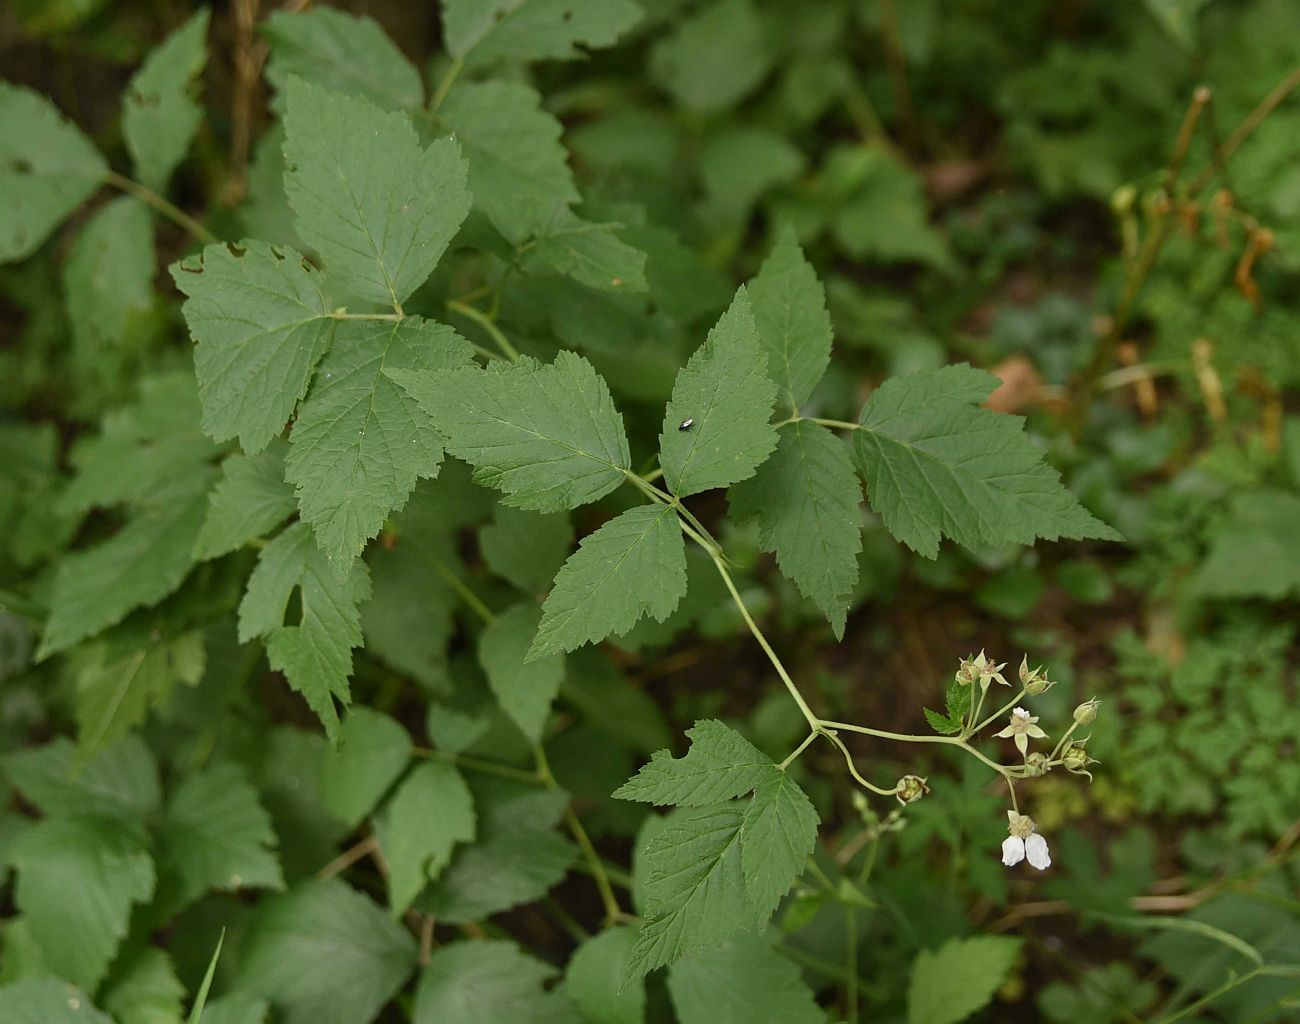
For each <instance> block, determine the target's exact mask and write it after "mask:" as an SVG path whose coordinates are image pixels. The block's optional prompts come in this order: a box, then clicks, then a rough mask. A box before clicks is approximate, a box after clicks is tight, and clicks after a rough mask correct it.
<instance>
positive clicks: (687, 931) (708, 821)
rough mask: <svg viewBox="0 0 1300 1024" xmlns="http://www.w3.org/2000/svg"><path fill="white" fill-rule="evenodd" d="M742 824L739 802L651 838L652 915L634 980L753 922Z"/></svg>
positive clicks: (648, 907) (636, 951) (632, 971)
mask: <svg viewBox="0 0 1300 1024" xmlns="http://www.w3.org/2000/svg"><path fill="white" fill-rule="evenodd" d="M743 823H744V809H743V807H742V805H740V804H737V803H729V804H723V805H721V806H718V807H711V808H705V809H702V810H699V811H695V812H692V813H690V814H689V815H688V816H687V817H685V818H679V819H677V821H676V823H675V824H673V825H670V826H668V827H667V828H666V829H664V830H663V831H662V832H660V833H659V834H658V835H656V836H655V837H654V838H653V839H651V840H650V842H649V843H648V844H647V845H646V847H645V851H644V858H645V861H646V864H647V872H646V881H645V886H644V898H645V921H644V923H643V924H642V925H641V932H640V934H639V935H638V936H637V941H636V946H635V947H634V948H633V950H632V956H631V959H630V961H629V962H628V967H627V979H628V980H629V981H630V980H631V979H633V978H636V977H639V976H640V975H643V974H647V973H649V972H650V971H652V970H654V969H655V968H656V967H660V966H662V965H664V964H666V963H670V962H672V961H674V960H679V959H681V958H682V957H684V956H688V955H690V954H692V953H696V952H699V951H701V950H707V949H712V948H715V947H717V946H720V945H722V944H723V943H724V942H726V941H727V940H728V939H730V938H731V937H732V936H733V935H735V934H736V933H737V932H740V931H746V930H748V929H749V928H751V927H752V926H753V923H754V917H753V913H752V911H751V909H750V905H749V903H748V901H747V900H746V898H745V879H744V874H743V872H742V869H741V864H740V845H741V842H740V833H741V828H742V826H743Z"/></svg>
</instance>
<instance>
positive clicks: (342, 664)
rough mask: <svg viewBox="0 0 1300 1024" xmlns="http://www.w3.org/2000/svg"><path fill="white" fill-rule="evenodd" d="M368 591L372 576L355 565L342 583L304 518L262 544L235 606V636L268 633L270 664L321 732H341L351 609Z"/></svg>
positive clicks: (357, 636)
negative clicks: (295, 610)
mask: <svg viewBox="0 0 1300 1024" xmlns="http://www.w3.org/2000/svg"><path fill="white" fill-rule="evenodd" d="M295 589H297V590H298V591H299V593H300V595H301V600H300V602H299V603H300V605H301V613H302V617H301V619H300V621H299V622H298V624H297V625H284V624H283V623H284V615H285V611H286V608H287V606H288V604H289V597H290V595H291V594H292V593H293V592H294V590H295ZM369 596H370V575H369V573H368V571H367V570H366V566H365V564H364V563H361V562H358V563H354V564H353V565H352V566H351V567H350V569H349V570H348V575H347V577H346V579H343V580H340V579H339V577H338V575H337V574H336V573H335V572H334V571H333V570H332V569H331V568H330V565H329V562H328V561H327V560H326V558H325V555H324V553H322V552H321V550H320V547H319V545H317V543H316V541H315V539H314V538H313V537H312V532H311V528H310V527H308V526H307V525H306V524H305V523H294V524H293V525H292V526H289V527H288V528H287V529H285V530H284V531H283V532H282V533H281V534H280V535H279V536H277V537H276V538H275V539H274V540H273V541H271V543H270V544H268V545H267V546H266V547H265V548H263V549H262V553H261V554H260V555H259V556H258V560H257V567H256V568H255V569H254V570H253V574H252V575H251V576H250V577H249V579H248V591H247V593H246V594H245V595H244V599H243V601H242V602H240V605H239V639H240V642H241V643H247V642H248V641H249V640H251V639H252V638H253V637H255V636H261V637H266V639H267V648H266V649H267V655H268V656H269V658H270V661H271V667H272V668H274V669H277V670H278V671H281V672H283V673H284V674H285V676H286V678H288V680H289V685H290V686H292V687H293V688H294V689H295V690H297V691H298V692H299V693H301V694H302V695H303V697H304V698H305V699H306V701H307V703H308V704H309V705H310V706H311V709H312V710H313V711H315V712H316V714H317V715H318V716H319V717H320V720H321V722H323V723H324V725H325V731H326V733H327V734H328V735H329V737H330V738H331V739H336V738H337V735H338V731H339V724H338V711H337V709H336V708H335V706H334V701H335V699H338V700H339V701H341V702H342V703H343V704H345V705H346V704H347V703H348V701H349V699H350V691H349V688H348V676H350V675H351V674H352V648H353V647H356V646H358V645H359V644H360V643H361V615H360V613H359V612H358V611H357V606H358V605H359V604H361V602H363V601H364V600H365V599H366V598H367V597H369Z"/></svg>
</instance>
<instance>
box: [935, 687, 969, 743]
mask: <svg viewBox="0 0 1300 1024" xmlns="http://www.w3.org/2000/svg"><path fill="white" fill-rule="evenodd" d="M972 689H973V687H970V686H963V685H962V684H961V683H959V682H957V681H956V680H953V681H952V682H951V683H949V684H948V692H947V694H946V695H945V698H944V705H945V707H946V708H947V714H944V715H941V714H939V712H937V711H931V710H930V709H929V708H925V709H924V710H925V720H926V721H927V722H929V723H930V728H932V729H933V730H934V731H935V732H937V733H939V734H940V735H941V736H955V735H957V733H959V732H961V731H962V729H963V728H964V727H965V720H966V712H967V711H969V710H970V706H971V699H972V694H971V691H972Z"/></svg>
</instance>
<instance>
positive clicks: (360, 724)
mask: <svg viewBox="0 0 1300 1024" xmlns="http://www.w3.org/2000/svg"><path fill="white" fill-rule="evenodd" d="M410 760H411V737H410V735H409V734H408V733H407V731H406V730H405V729H404V728H403V727H402V726H401V724H400V723H398V722H397V721H396V720H394V719H392V718H390V717H389V716H388V715H385V714H383V713H382V712H379V711H373V710H371V709H370V708H367V707H358V708H355V709H353V711H352V713H351V714H349V715H348V716H347V718H345V719H344V720H343V725H342V727H341V728H340V729H339V735H338V746H337V747H336V748H335V749H334V750H327V751H326V752H325V757H324V760H323V761H322V762H321V773H320V793H321V800H322V802H323V803H324V804H325V807H326V809H327V810H329V812H330V813H331V814H333V815H334V816H335V817H336V818H338V819H339V820H340V821H345V822H347V823H348V825H350V826H356V825H358V824H359V823H360V822H361V819H362V818H364V817H365V816H366V815H367V814H369V813H370V812H371V811H372V810H373V809H374V807H375V805H376V804H378V803H379V800H380V798H381V797H382V796H383V795H384V794H385V793H386V792H387V791H388V787H389V786H391V785H392V784H393V783H394V782H395V781H396V780H397V777H398V776H399V775H401V774H402V772H403V771H404V770H405V768H406V766H407V764H409V763H410Z"/></svg>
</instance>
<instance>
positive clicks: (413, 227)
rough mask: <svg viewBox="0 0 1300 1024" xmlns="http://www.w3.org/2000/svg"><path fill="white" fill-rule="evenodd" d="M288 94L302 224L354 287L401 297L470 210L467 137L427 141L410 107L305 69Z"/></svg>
mask: <svg viewBox="0 0 1300 1024" xmlns="http://www.w3.org/2000/svg"><path fill="white" fill-rule="evenodd" d="M285 96H286V99H287V107H286V111H285V115H284V130H285V142H284V158H285V167H286V170H285V176H284V190H285V193H286V194H287V195H288V197H289V204H290V205H291V206H292V207H293V211H294V214H295V215H296V225H297V228H298V234H300V235H301V236H302V238H303V240H304V241H305V242H306V243H307V244H308V245H310V246H311V247H312V248H314V249H315V250H316V251H317V252H319V253H320V255H321V258H322V259H324V261H325V265H326V267H327V268H328V270H329V273H330V275H331V279H333V280H338V281H339V282H340V283H341V285H342V286H343V287H344V288H345V289H346V290H347V291H348V292H349V293H350V294H353V295H356V296H357V297H358V298H361V299H366V300H368V301H370V302H377V303H381V304H384V305H390V304H391V305H393V306H400V305H401V304H402V303H403V302H404V301H405V300H406V299H407V298H409V297H410V295H411V293H412V292H414V291H415V289H416V288H418V287H420V285H422V284H423V283H424V282H425V280H426V279H427V278H428V276H429V274H430V273H432V272H433V268H434V267H435V266H437V265H438V260H440V259H441V258H442V254H443V252H444V251H445V250H446V248H447V243H448V242H450V241H451V239H452V236H453V235H455V234H456V231H457V229H458V228H459V227H460V223H461V221H463V220H464V219H465V214H466V213H468V212H469V201H470V197H469V193H468V192H467V191H466V190H465V162H464V161H463V160H462V159H461V156H460V149H459V147H458V146H457V145H456V143H455V142H452V141H451V140H449V139H439V140H438V141H437V142H434V143H432V144H430V145H429V146H428V147H427V148H424V147H421V145H420V140H419V137H418V136H417V135H416V134H415V128H414V127H413V126H412V125H411V119H410V118H409V117H407V116H406V114H402V113H393V112H390V111H385V110H382V109H380V108H379V107H377V106H375V105H374V104H373V103H371V102H370V101H369V100H365V99H362V98H361V97H358V96H350V95H347V94H345V93H338V92H331V91H330V90H328V89H323V88H320V87H319V86H315V85H311V84H310V83H309V82H306V81H304V80H302V79H301V78H291V79H289V83H288V85H287V86H286V89H285Z"/></svg>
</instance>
